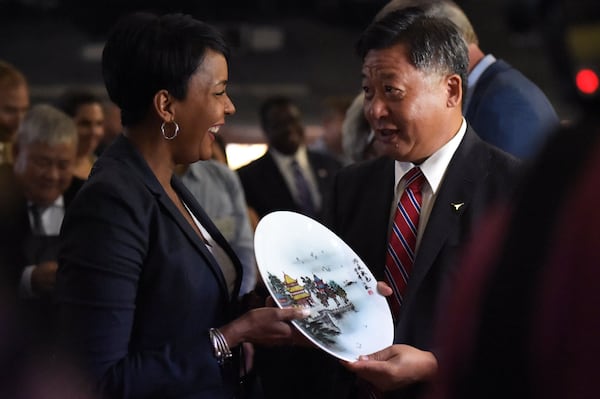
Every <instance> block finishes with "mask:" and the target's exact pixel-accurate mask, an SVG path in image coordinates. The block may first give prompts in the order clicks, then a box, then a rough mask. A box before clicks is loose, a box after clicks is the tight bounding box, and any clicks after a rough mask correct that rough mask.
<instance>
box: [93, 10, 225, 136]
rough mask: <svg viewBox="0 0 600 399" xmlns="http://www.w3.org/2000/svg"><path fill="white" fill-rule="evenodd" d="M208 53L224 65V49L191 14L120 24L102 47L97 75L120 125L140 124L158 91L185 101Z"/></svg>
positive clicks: (132, 18) (142, 16)
mask: <svg viewBox="0 0 600 399" xmlns="http://www.w3.org/2000/svg"><path fill="white" fill-rule="evenodd" d="M207 49H211V50H214V51H216V52H218V53H221V54H223V56H224V57H225V59H226V60H227V61H229V47H228V46H227V43H226V42H225V39H224V38H223V36H222V35H221V34H220V33H219V31H218V30H217V29H215V28H214V27H212V26H211V25H208V24H206V23H204V22H201V21H198V20H196V19H194V18H193V17H192V16H190V15H186V14H179V13H175V14H166V15H162V16H157V15H154V14H151V13H145V12H138V13H133V14H130V15H127V16H125V17H124V18H122V19H120V20H119V22H118V23H117V24H116V25H115V27H114V28H113V29H112V30H111V32H110V34H109V36H108V40H107V42H106V45H105V46H104V51H103V53H102V75H103V77H104V83H105V85H106V90H107V92H108V95H109V97H110V99H111V100H112V101H113V102H114V103H115V104H117V105H118V106H119V108H120V109H121V118H122V123H123V125H124V126H129V125H134V124H136V123H138V122H140V121H141V120H142V119H143V118H144V117H145V116H146V113H147V112H148V109H149V107H150V105H151V103H152V98H153V96H154V94H156V92H158V91H159V90H162V89H165V90H167V91H168V92H169V93H170V94H171V95H173V96H174V97H175V98H177V99H180V100H181V99H184V98H185V97H186V94H187V87H188V82H189V79H190V77H191V76H192V74H193V73H194V72H195V71H196V69H197V68H198V66H199V65H200V64H201V63H202V61H203V59H204V55H205V53H206V50H207Z"/></svg>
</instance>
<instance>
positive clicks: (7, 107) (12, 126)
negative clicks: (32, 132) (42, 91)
mask: <svg viewBox="0 0 600 399" xmlns="http://www.w3.org/2000/svg"><path fill="white" fill-rule="evenodd" d="M28 109H29V90H28V88H27V85H26V84H22V85H19V86H12V87H5V88H0V141H5V142H6V141H11V140H12V139H13V138H14V136H15V133H16V132H17V129H18V128H19V125H20V124H21V121H23V118H24V117H25V114H26V113H27V110H28Z"/></svg>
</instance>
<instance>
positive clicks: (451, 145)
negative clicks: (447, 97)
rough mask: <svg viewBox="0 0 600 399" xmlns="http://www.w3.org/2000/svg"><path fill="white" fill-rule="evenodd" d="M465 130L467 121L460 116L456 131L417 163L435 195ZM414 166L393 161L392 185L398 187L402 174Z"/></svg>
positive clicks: (409, 163)
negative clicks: (428, 155)
mask: <svg viewBox="0 0 600 399" xmlns="http://www.w3.org/2000/svg"><path fill="white" fill-rule="evenodd" d="M466 131H467V122H466V121H465V118H462V123H461V125H460V128H459V129H458V132H457V133H456V134H455V135H454V137H452V138H451V139H450V141H448V142H447V143H446V144H444V145H443V146H442V147H441V148H440V149H439V150H437V151H436V152H434V153H433V154H432V155H431V156H430V157H429V158H427V159H426V160H425V162H423V163H422V164H421V165H418V166H419V167H420V168H421V171H422V172H423V175H424V176H425V179H426V181H427V183H428V184H429V187H431V191H432V193H433V194H434V195H435V193H436V192H437V190H438V188H439V187H440V184H441V182H442V178H443V177H444V174H445V172H446V169H447V168H448V164H449V163H450V160H451V159H452V156H453V155H454V153H455V152H456V149H457V148H458V146H459V145H460V142H461V141H462V139H463V137H464V136H465V133H466ZM414 166H417V165H415V164H413V163H412V162H400V161H396V162H395V182H394V183H395V184H394V187H396V188H398V183H399V182H400V180H401V179H402V177H404V175H405V174H406V173H407V172H408V171H409V170H410V169H412V168H413V167H414Z"/></svg>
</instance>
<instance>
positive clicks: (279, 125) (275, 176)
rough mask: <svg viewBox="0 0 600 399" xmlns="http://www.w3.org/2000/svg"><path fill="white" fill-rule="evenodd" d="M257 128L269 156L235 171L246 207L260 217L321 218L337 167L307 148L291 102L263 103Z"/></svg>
mask: <svg viewBox="0 0 600 399" xmlns="http://www.w3.org/2000/svg"><path fill="white" fill-rule="evenodd" d="M260 123H261V126H262V129H263V131H264V133H265V136H266V138H267V143H268V146H269V147H268V151H267V153H266V154H265V155H264V156H262V157H261V158H259V159H257V160H255V161H253V162H251V163H249V164H248V165H246V166H243V167H241V168H240V169H238V173H239V176H240V179H241V181H242V185H243V187H244V192H245V195H246V201H247V202H248V206H249V207H250V208H252V209H254V210H255V211H256V212H257V214H258V216H259V217H263V216H264V215H266V214H267V213H269V212H272V211H278V210H287V211H295V212H300V213H303V214H305V215H308V216H311V217H315V218H319V217H320V213H321V204H322V202H323V196H324V195H325V193H326V192H327V190H328V188H329V186H330V185H331V182H332V179H333V175H334V173H335V172H336V171H337V170H338V169H339V168H340V166H341V165H340V163H339V162H338V161H337V160H335V159H334V158H333V157H331V156H329V155H326V154H320V153H318V152H315V151H311V150H308V149H307V148H306V144H305V136H304V125H303V123H302V117H301V114H300V110H299V109H298V107H297V106H296V105H295V104H294V103H293V102H292V100H291V99H289V98H286V97H271V98H269V99H267V100H266V101H265V102H264V103H263V104H262V106H261V108H260Z"/></svg>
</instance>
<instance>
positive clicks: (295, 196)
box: [238, 97, 341, 399]
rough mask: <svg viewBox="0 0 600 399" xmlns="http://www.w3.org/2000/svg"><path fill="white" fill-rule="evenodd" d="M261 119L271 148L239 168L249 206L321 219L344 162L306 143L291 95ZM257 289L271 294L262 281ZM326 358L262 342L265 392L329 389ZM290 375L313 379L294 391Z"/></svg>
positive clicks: (259, 365)
mask: <svg viewBox="0 0 600 399" xmlns="http://www.w3.org/2000/svg"><path fill="white" fill-rule="evenodd" d="M260 122H261V126H262V129H263V131H264V133H265V135H266V138H267V142H268V146H269V147H268V151H267V153H266V154H265V155H264V156H262V157H261V158H259V159H257V160H255V161H253V162H251V163H250V164H248V165H246V166H243V167H241V168H240V169H238V173H239V176H240V180H241V182H242V186H243V187H244V193H245V195H246V202H247V204H248V207H249V208H251V209H253V210H254V211H256V213H257V215H258V217H259V218H260V217H263V216H265V215H266V214H268V213H270V212H273V211H279V210H287V211H294V212H299V213H302V214H304V215H307V216H310V217H313V218H316V219H319V218H320V217H321V205H322V203H323V202H324V197H325V196H326V194H327V192H328V191H329V190H330V188H331V184H332V182H333V176H334V174H335V172H336V171H337V170H338V169H339V168H340V167H341V165H340V163H339V162H338V161H337V160H336V159H335V158H333V157H332V156H330V155H327V154H322V153H318V152H316V151H312V150H308V149H307V148H306V144H305V136H304V126H303V123H302V118H301V114H300V110H299V109H298V107H297V106H296V104H294V103H293V102H292V100H291V99H289V98H286V97H271V98H268V99H267V100H266V101H265V102H264V103H263V104H262V106H261V108H260ZM257 292H258V293H259V295H262V296H265V297H266V296H267V295H268V293H267V292H266V289H265V288H264V285H263V284H262V282H260V281H259V284H258V286H257ZM323 358H324V356H323V355H322V354H321V353H320V351H318V350H316V349H314V348H298V347H287V348H286V347H284V348H263V347H257V350H256V358H255V362H256V371H257V374H258V375H259V378H260V381H261V383H262V388H263V390H264V396H265V398H266V399H270V398H279V397H281V392H283V390H285V391H286V395H288V397H289V398H290V399H294V398H305V397H306V398H310V397H320V396H321V395H326V394H325V393H324V392H323V390H322V387H323V386H322V385H321V382H320V378H321V377H323V373H322V370H321V369H320V368H316V367H314V364H319V365H320V366H323V361H324V359H323ZM282 365H285V367H282ZM290 375H293V376H294V378H297V379H299V380H302V381H311V383H310V384H304V385H303V386H302V387H301V388H299V389H295V390H292V391H289V390H288V387H289V381H288V377H289V376H290ZM325 382H327V381H325Z"/></svg>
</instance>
